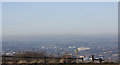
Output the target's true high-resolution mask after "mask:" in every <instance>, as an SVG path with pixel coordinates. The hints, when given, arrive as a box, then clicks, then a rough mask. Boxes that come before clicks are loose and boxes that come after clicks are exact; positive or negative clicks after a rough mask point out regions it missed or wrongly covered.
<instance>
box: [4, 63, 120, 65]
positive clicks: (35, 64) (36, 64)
mask: <svg viewBox="0 0 120 65" xmlns="http://www.w3.org/2000/svg"><path fill="white" fill-rule="evenodd" d="M2 65H119V64H70V63H68V64H63V63H58V64H56V63H51V64H50V63H49V64H39V63H32V64H27V63H22V64H16V63H14V64H2Z"/></svg>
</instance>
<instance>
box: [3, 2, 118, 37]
mask: <svg viewBox="0 0 120 65" xmlns="http://www.w3.org/2000/svg"><path fill="white" fill-rule="evenodd" d="M117 4H118V3H117V2H116V3H113V2H111V3H107V2H106V3H102V2H101V3H95V2H94V3H91V2H89V3H83V2H81V3H42V2H41V3H35V2H34V3H3V13H2V15H3V16H2V17H3V35H5V36H21V35H23V36H24V35H28V36H29V35H33V36H34V35H94V34H95V35H101V34H103V35H106V34H117V32H118V18H117V17H118V16H117V15H118V13H117V12H118V10H117Z"/></svg>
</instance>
